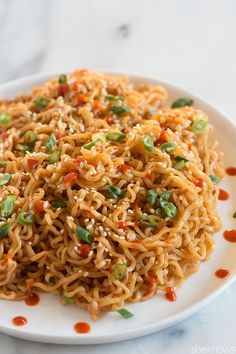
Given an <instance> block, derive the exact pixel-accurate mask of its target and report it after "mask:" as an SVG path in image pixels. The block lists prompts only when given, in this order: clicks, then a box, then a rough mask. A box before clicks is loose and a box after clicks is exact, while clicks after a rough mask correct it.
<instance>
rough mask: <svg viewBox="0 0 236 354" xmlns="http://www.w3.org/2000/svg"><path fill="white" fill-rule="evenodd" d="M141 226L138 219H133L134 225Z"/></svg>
mask: <svg viewBox="0 0 236 354" xmlns="http://www.w3.org/2000/svg"><path fill="white" fill-rule="evenodd" d="M140 226H141V222H140V220H139V219H136V218H135V219H134V227H140Z"/></svg>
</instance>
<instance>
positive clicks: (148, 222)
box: [139, 215, 158, 227]
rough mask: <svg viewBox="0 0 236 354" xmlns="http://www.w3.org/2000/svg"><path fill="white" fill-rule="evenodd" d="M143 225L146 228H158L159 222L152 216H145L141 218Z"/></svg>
mask: <svg viewBox="0 0 236 354" xmlns="http://www.w3.org/2000/svg"><path fill="white" fill-rule="evenodd" d="M139 220H140V221H141V225H142V226H145V227H157V226H158V222H157V221H156V220H155V219H154V218H153V217H152V216H151V215H143V216H140V217H139Z"/></svg>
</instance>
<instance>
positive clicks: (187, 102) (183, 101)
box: [171, 98, 193, 108]
mask: <svg viewBox="0 0 236 354" xmlns="http://www.w3.org/2000/svg"><path fill="white" fill-rule="evenodd" d="M192 105H193V100H192V99H191V98H179V99H178V100H176V101H174V102H173V103H172V105H171V108H179V107H185V106H192Z"/></svg>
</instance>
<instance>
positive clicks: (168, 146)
mask: <svg viewBox="0 0 236 354" xmlns="http://www.w3.org/2000/svg"><path fill="white" fill-rule="evenodd" d="M175 148H176V145H175V144H174V143H164V144H161V149H162V150H163V151H165V152H167V154H169V153H170V152H172V151H174V150H175Z"/></svg>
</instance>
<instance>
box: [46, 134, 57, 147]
mask: <svg viewBox="0 0 236 354" xmlns="http://www.w3.org/2000/svg"><path fill="white" fill-rule="evenodd" d="M56 141H57V138H56V136H55V134H53V133H52V134H51V135H50V137H49V138H48V141H47V142H46V148H47V150H48V151H51V150H52V148H53V146H54V144H55V142H56Z"/></svg>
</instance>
